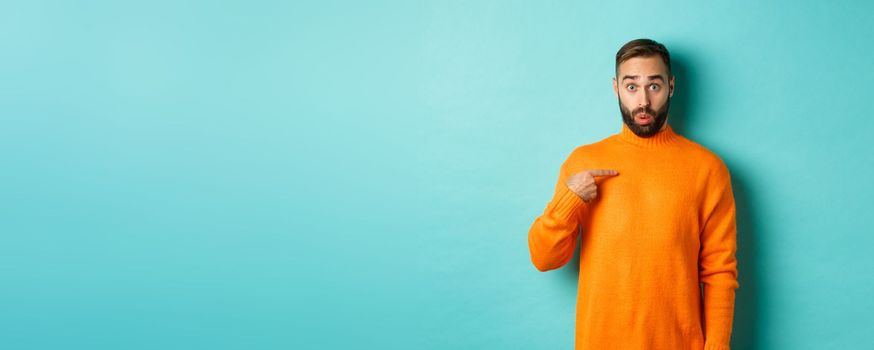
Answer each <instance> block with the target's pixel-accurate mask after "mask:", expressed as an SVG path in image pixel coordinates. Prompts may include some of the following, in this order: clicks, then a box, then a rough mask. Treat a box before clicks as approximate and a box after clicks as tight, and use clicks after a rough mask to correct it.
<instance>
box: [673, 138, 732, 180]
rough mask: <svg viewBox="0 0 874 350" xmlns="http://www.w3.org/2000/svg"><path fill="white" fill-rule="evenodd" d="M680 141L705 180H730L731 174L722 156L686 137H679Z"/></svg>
mask: <svg viewBox="0 0 874 350" xmlns="http://www.w3.org/2000/svg"><path fill="white" fill-rule="evenodd" d="M680 143H681V144H682V146H683V148H684V150H685V151H686V152H688V156H689V157H690V158H692V160H693V161H694V162H695V164H697V165H698V167H699V169H700V171H701V173H702V175H704V176H705V177H706V179H707V180H708V181H707V182H710V183H713V182H714V180H715V182H716V183H719V182H730V181H731V174H730V172H729V169H728V166H727V165H726V163H725V161H724V160H723V158H722V157H720V156H719V155H718V154H717V153H716V152H714V151H713V150H711V149H709V148H707V147H705V146H704V145H702V144H700V143H698V142H695V141H693V140H691V139H688V138H686V137H681V140H680Z"/></svg>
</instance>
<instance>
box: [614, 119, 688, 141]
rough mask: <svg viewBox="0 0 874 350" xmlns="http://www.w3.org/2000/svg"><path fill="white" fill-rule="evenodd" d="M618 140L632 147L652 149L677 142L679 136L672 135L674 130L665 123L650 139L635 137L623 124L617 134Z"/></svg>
mask: <svg viewBox="0 0 874 350" xmlns="http://www.w3.org/2000/svg"><path fill="white" fill-rule="evenodd" d="M617 136H618V138H619V139H620V140H622V141H625V142H628V143H631V144H633V145H637V146H641V147H645V148H653V147H658V146H662V145H666V144H669V143H671V142H674V141H676V140H677V138H678V137H679V135H677V134H676V133H674V129H673V128H671V126H670V125H669V124H668V122H667V121H665V124H664V125H662V128H661V129H660V130H659V132H657V133H656V134H655V135H652V136H650V137H640V136H637V134H635V133H634V132H633V131H631V129H630V128H628V125H626V124H625V123H624V122H623V123H622V130H620V131H619V133H618V134H617Z"/></svg>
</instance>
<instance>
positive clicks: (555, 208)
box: [528, 161, 585, 272]
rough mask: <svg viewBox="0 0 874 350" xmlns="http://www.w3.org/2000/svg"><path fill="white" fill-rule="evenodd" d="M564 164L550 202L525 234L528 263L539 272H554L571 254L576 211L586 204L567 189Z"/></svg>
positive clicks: (574, 237)
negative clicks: (529, 257)
mask: <svg viewBox="0 0 874 350" xmlns="http://www.w3.org/2000/svg"><path fill="white" fill-rule="evenodd" d="M566 164H567V161H565V163H564V164H562V166H561V170H560V171H559V176H558V183H556V184H555V193H554V195H553V197H552V200H551V201H550V202H549V203H548V204H547V205H546V209H545V210H544V211H543V214H542V215H541V216H539V217H538V218H537V219H535V220H534V223H533V224H532V225H531V228H530V229H529V231H528V249H529V250H530V252H531V262H532V263H534V266H535V267H536V268H537V269H538V270H540V271H542V272H546V271H549V270H553V269H557V268H559V267H561V266H563V265H564V264H566V263H567V262H568V261H570V259H571V257H573V254H574V247H575V245H576V243H577V236H578V234H577V233H578V230H579V225H580V221H579V213H578V212H579V209H580V208H581V207H582V206H583V205H584V203H585V202H583V200H582V199H581V198H580V197H579V196H578V195H577V194H576V193H574V192H573V191H571V190H570V189H569V188H568V187H567V185H565V179H567V177H568V174H567V169H566Z"/></svg>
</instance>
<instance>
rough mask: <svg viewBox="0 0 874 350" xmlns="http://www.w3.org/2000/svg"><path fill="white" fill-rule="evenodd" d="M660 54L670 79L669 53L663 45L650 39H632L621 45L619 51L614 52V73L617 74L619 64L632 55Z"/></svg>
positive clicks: (671, 74)
mask: <svg viewBox="0 0 874 350" xmlns="http://www.w3.org/2000/svg"><path fill="white" fill-rule="evenodd" d="M656 55H658V56H660V57H661V58H662V62H664V63H665V66H667V67H668V78H669V79H670V78H671V77H672V76H673V75H674V73H672V70H671V54H670V53H668V49H667V48H665V45H662V44H660V43H658V42H656V41H654V40H650V39H634V40H632V41H629V42H627V43H625V45H622V48H620V49H619V52H616V74H617V75H618V74H619V65H620V64H622V62H625V61H627V60H629V59H631V58H634V57H651V56H656Z"/></svg>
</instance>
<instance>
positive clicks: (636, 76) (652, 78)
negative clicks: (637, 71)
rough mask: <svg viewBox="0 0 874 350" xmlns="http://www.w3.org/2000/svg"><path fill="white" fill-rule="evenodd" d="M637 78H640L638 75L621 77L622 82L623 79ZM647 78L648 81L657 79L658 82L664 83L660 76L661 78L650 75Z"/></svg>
mask: <svg viewBox="0 0 874 350" xmlns="http://www.w3.org/2000/svg"><path fill="white" fill-rule="evenodd" d="M637 78H640V76H639V75H626V76H624V77H622V80H623V81H625V79H631V80H637ZM647 78H649V80H656V79H658V80H661V81H662V82H665V78H662V76H661V75H658V74H656V75H650V76H648V77H647Z"/></svg>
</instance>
